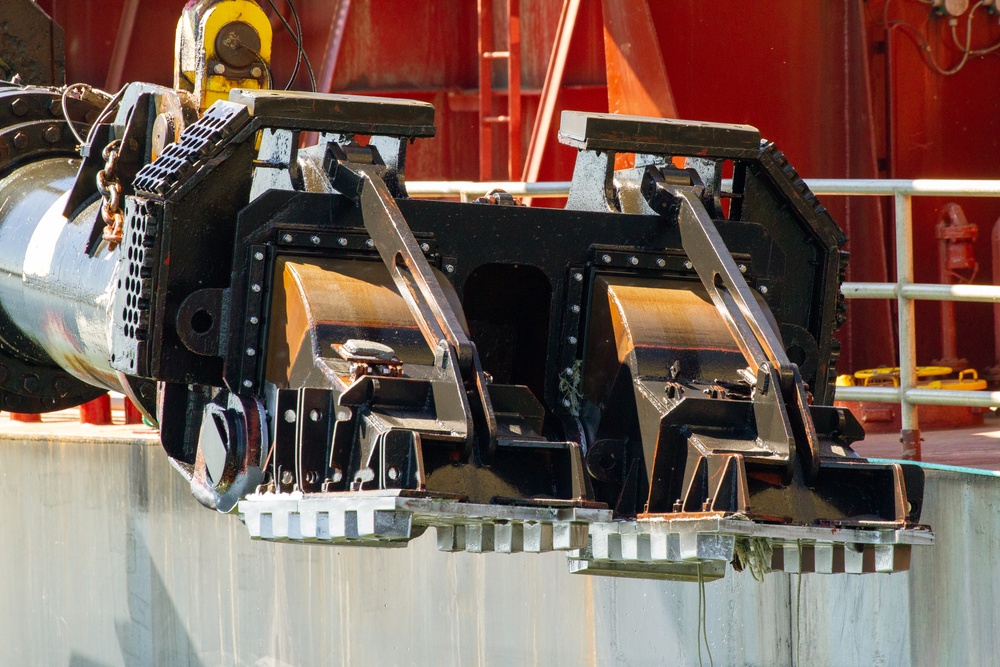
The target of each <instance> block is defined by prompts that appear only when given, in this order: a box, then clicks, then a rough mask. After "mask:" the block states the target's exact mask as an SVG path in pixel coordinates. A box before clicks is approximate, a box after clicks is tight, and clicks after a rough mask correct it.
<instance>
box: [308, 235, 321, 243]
mask: <svg viewBox="0 0 1000 667" xmlns="http://www.w3.org/2000/svg"><path fill="white" fill-rule="evenodd" d="M309 240H310V241H312V243H313V245H319V237H318V236H312V237H310V238H309Z"/></svg>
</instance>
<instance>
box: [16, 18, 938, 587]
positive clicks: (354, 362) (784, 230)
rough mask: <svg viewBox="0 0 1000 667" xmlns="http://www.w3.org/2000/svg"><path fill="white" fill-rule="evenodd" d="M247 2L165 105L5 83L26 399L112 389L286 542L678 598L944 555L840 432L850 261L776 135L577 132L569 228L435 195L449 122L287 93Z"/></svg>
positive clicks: (564, 132)
mask: <svg viewBox="0 0 1000 667" xmlns="http://www.w3.org/2000/svg"><path fill="white" fill-rule="evenodd" d="M248 4H252V3H247V2H244V1H242V0H221V1H217V2H201V3H196V4H194V5H189V7H188V9H187V10H185V18H184V19H182V22H181V31H182V35H183V37H184V38H183V39H179V40H178V46H179V49H181V50H184V52H183V53H179V54H178V79H177V85H176V87H175V88H165V87H161V86H154V85H150V84H141V83H137V84H131V85H129V86H127V87H126V88H125V89H123V91H121V92H120V93H119V94H117V95H115V96H114V97H113V98H111V99H108V97H105V96H102V95H101V94H99V93H96V92H88V91H86V90H85V89H79V88H78V89H75V90H74V89H72V88H69V89H67V88H51V87H35V86H31V85H27V84H26V83H25V82H21V83H15V82H7V83H3V84H0V86H2V87H0V177H2V180H0V309H2V312H0V408H2V409H5V410H12V411H18V412H46V411H51V410H58V409H62V408H66V407H71V406H74V405H77V404H79V403H81V402H83V401H86V400H89V399H91V398H93V397H95V396H97V395H99V394H100V393H102V392H104V391H106V390H109V389H110V390H116V391H122V392H123V393H125V394H126V395H127V396H129V397H130V398H131V399H132V400H133V401H134V402H135V403H136V404H137V405H138V406H140V407H141V409H142V410H143V411H144V413H145V414H146V416H147V418H148V419H149V420H150V421H151V422H153V423H155V424H157V425H158V427H159V430H160V437H161V441H162V444H163V448H164V450H165V453H166V455H167V456H168V457H169V459H170V461H171V462H172V463H173V464H174V465H175V467H176V468H177V470H178V471H179V472H180V473H181V474H183V475H185V476H186V477H187V478H188V479H189V480H190V484H191V488H192V491H193V493H194V495H195V497H196V498H197V499H198V500H199V501H200V502H202V503H203V504H204V505H206V506H208V507H211V508H215V509H217V510H218V511H221V512H234V513H237V514H239V515H240V516H241V518H242V519H243V520H244V521H245V522H246V524H247V527H248V528H249V530H250V533H251V536H253V537H255V538H260V539H270V540H282V541H290V542H295V541H301V542H318V543H324V542H325V543H332V544H355V545H362V546H376V547H392V546H404V545H405V544H406V542H407V541H408V540H409V539H411V538H413V537H416V536H418V535H420V534H421V533H422V532H424V531H425V529H426V528H427V527H434V528H435V529H436V531H437V539H438V543H439V546H440V547H441V548H442V549H446V550H467V551H472V552H485V551H501V552H513V551H548V550H552V549H560V550H567V551H568V554H569V557H570V564H571V569H572V570H573V571H580V572H589V573H597V574H615V575H625V576H641V577H680V578H685V577H692V578H693V577H704V578H712V577H718V576H721V575H722V574H724V572H725V569H726V566H727V563H729V562H732V563H733V564H734V566H736V567H737V568H738V569H742V568H743V567H749V568H751V569H752V570H753V571H754V572H755V574H756V573H759V572H763V571H766V570H768V569H770V568H775V569H785V570H791V571H825V572H844V571H847V572H859V573H860V572H875V571H894V570H899V569H906V568H907V567H908V562H909V553H910V545H911V544H920V543H929V542H930V541H931V540H932V535H931V533H930V532H929V530H927V529H926V528H925V527H922V526H919V515H920V502H921V499H922V478H921V473H920V470H919V469H918V468H916V467H912V466H903V465H900V464H897V463H885V462H880V463H876V462H870V461H867V460H865V459H862V458H859V457H858V456H857V455H856V454H855V453H854V452H853V450H852V449H851V443H852V442H854V441H856V440H858V439H860V438H861V437H863V431H862V429H861V427H860V426H859V424H858V422H857V421H856V420H855V419H854V418H853V417H852V415H851V414H850V412H849V411H846V410H843V409H838V408H835V407H832V402H833V379H834V376H835V372H834V364H835V363H836V359H837V352H838V346H837V342H836V339H835V338H834V333H835V331H836V329H837V327H838V326H839V325H840V324H841V323H842V322H843V318H844V314H845V308H844V303H843V297H842V296H841V295H840V291H839V286H840V282H841V280H842V279H843V273H844V267H845V263H846V260H847V256H846V253H844V252H842V251H841V249H840V248H841V246H842V245H843V244H844V242H845V238H844V236H843V234H842V233H841V231H840V229H839V228H838V227H837V225H836V224H835V223H834V221H833V220H832V219H831V218H830V216H829V215H828V213H827V212H826V211H825V209H824V208H823V207H822V206H821V205H820V204H819V202H818V201H817V200H816V198H815V197H814V196H813V195H812V194H811V193H810V192H809V190H808V188H807V187H806V186H805V185H804V183H803V182H802V180H800V179H799V178H798V176H797V174H796V172H795V170H794V169H793V168H792V167H791V166H790V165H789V164H788V161H787V160H786V159H785V157H784V156H783V155H782V154H781V153H780V152H779V151H778V150H777V149H776V148H775V146H774V145H773V144H771V143H769V142H766V141H762V140H761V138H760V136H759V133H758V132H757V130H755V129H754V128H752V127H748V126H738V125H720V124H712V123H698V122H688V121H678V120H661V119H648V118H633V117H622V116H613V115H605V114H588V113H576V112H566V113H565V114H564V115H563V119H562V127H561V130H560V133H559V137H560V140H561V141H563V142H564V143H566V144H569V145H571V146H574V147H576V148H577V149H579V154H578V158H577V164H576V170H575V173H574V176H573V183H572V188H571V191H570V195H569V198H568V201H567V204H566V206H565V208H564V209H558V210H557V209H547V208H530V207H525V206H522V205H520V204H519V202H518V201H517V200H516V199H514V198H513V197H511V196H510V195H507V194H506V193H504V192H494V193H491V194H490V195H489V196H488V197H484V198H483V199H480V200H479V201H477V202H474V203H457V202H446V201H424V200H415V199H412V198H409V197H408V196H407V193H406V183H405V179H404V174H405V158H406V151H407V147H408V146H409V144H410V143H411V142H414V141H420V140H421V139H422V138H424V137H430V136H433V134H434V109H433V107H432V106H430V105H428V104H423V103H418V102H408V101H402V100H395V99H392V100H390V99H378V98H363V97H348V96H339V95H323V94H312V93H294V92H278V91H272V90H267V87H268V84H269V79H270V76H269V73H268V72H267V62H266V58H267V56H268V55H269V52H270V47H269V39H270V34H269V27H268V28H267V30H265V29H263V28H261V29H259V30H258V29H257V28H255V19H246V20H245V19H244V18H243V17H244V14H242V13H240V12H242V8H243V7H244V6H245V5H248ZM252 16H256V14H253V15H252ZM213 17H214V18H213ZM220 17H222V18H220ZM265 33H266V34H265ZM307 132H310V133H317V135H316V136H318V137H319V139H318V141H317V142H316V143H314V144H313V145H309V146H303V145H302V142H303V136H304V134H305V133H307ZM74 135H79V136H78V137H77V136H74ZM621 154H632V155H634V156H635V160H634V161H635V165H636V166H634V167H631V168H628V169H624V170H618V171H616V170H615V167H614V165H615V157H616V156H617V155H621ZM679 164H683V165H684V167H683V168H681V167H678V166H676V165H679ZM724 173H725V174H727V175H728V174H729V173H731V174H732V178H731V181H730V180H728V179H727V180H725V181H724V180H723V174H724Z"/></svg>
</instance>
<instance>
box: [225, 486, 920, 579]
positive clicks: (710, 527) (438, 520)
mask: <svg viewBox="0 0 1000 667" xmlns="http://www.w3.org/2000/svg"><path fill="white" fill-rule="evenodd" d="M239 512H240V514H241V515H242V518H243V521H244V522H245V523H246V525H247V529H248V530H249V531H250V536H251V537H252V538H254V539H260V540H269V541H279V542H313V543H320V544H324V543H325V544H333V545H358V546H370V547H404V546H406V544H407V543H408V542H409V541H410V540H411V539H413V538H414V537H417V536H419V535H421V534H422V533H423V532H424V530H425V529H426V528H429V527H433V528H435V530H436V531H437V545H438V549H440V550H441V551H447V552H468V553H474V554H481V553H507V554H511V553H547V552H551V551H562V552H565V553H566V555H567V557H568V558H569V569H570V572H574V573H581V574H597V575H610V576H624V577H639V578H648V579H678V580H689V581H695V580H698V579H701V580H705V581H711V580H712V579H719V578H721V577H724V576H725V575H726V572H727V571H728V569H729V566H730V564H731V563H733V564H739V566H740V567H743V568H749V569H751V570H753V571H754V573H755V575H757V576H759V575H760V574H761V573H764V572H768V571H779V572H789V573H803V574H804V573H819V574H839V573H848V574H867V573H876V572H885V573H889V572H901V571H905V570H908V569H909V567H910V553H911V545H913V544H931V543H933V541H934V536H933V533H931V532H930V531H929V530H927V529H925V528H922V527H917V528H899V527H896V526H892V525H881V526H876V527H869V528H841V527H837V528H831V527H821V526H791V525H777V524H763V523H756V522H754V521H748V520H747V519H746V518H742V517H723V516H713V517H708V518H683V519H671V518H669V515H666V516H665V517H663V518H650V519H641V520H637V521H612V520H611V512H610V511H608V510H597V509H589V508H581V507H571V506H560V507H533V506H532V507H524V506H516V505H485V504H475V503H465V502H458V501H455V500H442V499H436V498H426V497H418V498H413V497H405V496H396V495H384V494H383V495H379V494H368V495H358V494H351V495H348V494H343V495H339V494H316V495H303V494H301V493H284V494H276V493H262V494H254V495H251V496H249V497H248V498H247V499H245V500H243V501H241V502H240V504H239Z"/></svg>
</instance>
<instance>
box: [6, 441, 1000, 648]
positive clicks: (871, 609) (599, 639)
mask: <svg viewBox="0 0 1000 667" xmlns="http://www.w3.org/2000/svg"><path fill="white" fill-rule="evenodd" d="M43 428H49V427H43ZM71 428H72V429H73V430H75V434H73V435H72V437H68V436H69V434H70V433H73V431H70V430H69V429H66V430H65V433H66V434H67V435H64V436H63V437H61V438H56V437H53V436H46V435H39V436H24V435H10V434H9V433H8V435H6V436H3V437H2V438H0V469H3V470H4V484H3V485H2V486H0V507H2V510H0V533H2V534H3V535H4V542H5V544H7V545H8V547H11V545H17V547H16V548H4V549H0V568H2V570H3V571H4V572H5V573H6V574H5V576H4V577H3V578H2V579H0V618H2V619H3V627H4V631H3V636H4V641H3V642H2V644H0V662H2V663H4V664H37V665H58V664H64V665H74V666H80V667H83V666H87V667H89V666H92V665H102V666H103V665H131V664H142V665H146V664H159V665H177V664H189V665H216V664H238V665H306V664H333V665H350V664H363V663H367V664H372V665H408V664H409V665H470V664H481V665H507V664H524V665H644V664H686V665H692V664H697V663H698V644H697V641H696V630H697V627H698V614H697V609H698V603H697V600H698V585H697V584H692V583H680V582H674V583H671V582H654V581H640V580H623V579H608V578H592V577H576V576H572V575H570V574H568V573H567V572H566V569H565V568H566V564H565V558H564V557H563V556H562V555H561V554H541V555H540V554H529V555H523V554H522V555H504V554H494V555H487V556H481V555H470V554H462V553H458V554H449V553H441V552H438V551H437V550H436V545H435V543H434V540H433V537H432V536H430V535H427V536H424V537H422V538H420V539H417V540H415V541H414V542H413V544H412V545H411V546H410V547H409V548H408V549H391V550H377V551H372V550H368V549H364V550H359V549H352V548H346V547H345V548H340V547H325V546H314V547H295V548H289V546H288V545H282V544H270V543H262V542H254V541H251V540H250V539H249V538H248V537H247V535H246V529H245V528H244V527H243V526H241V525H238V524H237V523H236V522H234V521H231V520H229V519H228V517H223V516H219V515H216V514H215V513H212V512H205V511H203V510H202V509H201V508H200V507H199V506H198V505H197V503H195V502H194V501H193V500H192V499H191V497H190V494H189V493H188V489H187V485H186V484H185V483H184V482H183V481H182V480H181V478H180V477H179V476H178V475H176V474H174V473H173V471H172V470H171V469H170V466H169V465H168V464H167V461H166V457H164V456H163V454H162V452H161V451H160V450H159V446H158V445H157V443H156V441H155V437H154V436H139V435H129V434H128V431H127V430H125V427H119V428H118V435H117V436H116V437H93V436H89V435H88V433H89V432H87V433H83V434H80V427H79V426H72V427H71ZM5 430H8V431H9V429H7V427H6V426H5ZM123 431H124V433H123ZM98 432H99V431H96V430H95V431H94V433H98ZM926 498H927V506H926V507H925V509H924V514H925V518H926V519H927V520H928V521H930V522H932V523H933V524H934V525H936V526H937V527H938V536H939V540H938V543H937V544H936V545H935V546H934V547H930V548H925V549H919V550H915V551H914V553H913V567H912V571H911V572H909V573H903V574H893V575H870V576H863V577H857V576H851V575H838V576H826V575H824V576H817V575H805V576H802V577H801V582H800V580H799V577H798V576H797V575H788V574H769V575H767V576H766V578H765V581H764V583H763V584H759V583H757V582H756V581H754V580H753V579H752V578H751V577H750V576H749V574H744V575H737V576H734V575H733V574H730V575H729V576H727V577H726V579H724V580H721V581H718V582H714V583H710V584H708V585H706V588H705V593H706V618H707V620H708V631H707V632H708V642H709V646H710V648H711V650H712V657H713V660H714V664H715V665H717V666H721V665H744V664H748V665H792V664H809V665H845V664H883V665H907V664H914V665H942V664H989V663H990V661H991V660H992V659H993V658H994V657H995V655H996V654H997V651H998V650H1000V641H998V637H997V635H996V633H995V632H993V630H992V629H993V628H994V627H996V626H997V624H998V623H1000V612H998V610H997V609H996V607H995V605H994V604H993V600H994V599H995V598H996V596H997V595H998V594H1000V578H998V577H997V576H996V575H995V574H994V573H993V572H992V570H991V569H990V568H989V567H984V565H983V564H984V563H986V562H988V561H989V558H990V557H991V556H990V554H995V553H997V550H998V549H1000V531H997V530H996V524H997V509H998V508H1000V478H998V477H996V476H991V475H988V474H978V475H973V474H968V473H966V472H955V471H953V470H934V469H931V470H928V472H927V492H926ZM69 564H72V565H69ZM387 628H391V629H392V631H391V632H387V630H386V629H387ZM845 637H850V638H851V639H850V640H849V641H845ZM702 656H703V659H704V661H705V663H706V664H707V663H708V659H707V653H705V652H703V653H702Z"/></svg>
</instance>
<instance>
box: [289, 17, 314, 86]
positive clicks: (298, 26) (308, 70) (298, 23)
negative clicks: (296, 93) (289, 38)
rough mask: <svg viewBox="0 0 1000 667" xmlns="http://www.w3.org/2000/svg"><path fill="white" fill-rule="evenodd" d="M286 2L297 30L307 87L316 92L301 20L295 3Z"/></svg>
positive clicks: (297, 40)
mask: <svg viewBox="0 0 1000 667" xmlns="http://www.w3.org/2000/svg"><path fill="white" fill-rule="evenodd" d="M286 1H287V2H288V9H289V10H290V11H291V12H292V19H293V20H294V21H295V29H296V31H297V32H298V38H297V39H296V42H297V43H298V46H299V57H300V58H302V59H303V60H304V61H305V63H306V74H308V75H309V88H310V89H311V90H312V92H314V93H315V92H316V76H315V75H314V74H313V68H312V63H311V62H309V54H308V53H306V48H305V40H304V39H303V37H302V22H301V21H299V13H298V12H297V11H296V10H295V3H294V2H292V0H286Z"/></svg>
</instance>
